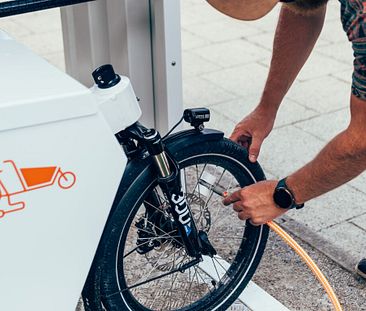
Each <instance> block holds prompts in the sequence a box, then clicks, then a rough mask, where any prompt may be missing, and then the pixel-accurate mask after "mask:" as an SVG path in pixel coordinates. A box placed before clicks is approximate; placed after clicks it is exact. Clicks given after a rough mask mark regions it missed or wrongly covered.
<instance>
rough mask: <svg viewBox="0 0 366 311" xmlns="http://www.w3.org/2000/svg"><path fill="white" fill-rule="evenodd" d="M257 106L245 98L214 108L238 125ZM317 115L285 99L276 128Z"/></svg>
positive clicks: (278, 115) (278, 114)
mask: <svg viewBox="0 0 366 311" xmlns="http://www.w3.org/2000/svg"><path fill="white" fill-rule="evenodd" d="M257 104H258V103H257V102H253V101H251V102H248V101H246V100H245V98H239V99H236V100H233V101H229V102H225V103H222V104H218V105H215V106H214V108H215V109H217V110H219V111H221V113H222V114H223V115H224V116H226V117H227V118H228V119H230V120H232V121H234V122H235V123H237V122H239V121H240V120H241V119H243V118H244V117H245V116H246V115H248V114H249V113H250V112H252V111H253V109H254V108H255V107H256V106H257ZM316 115H317V113H316V112H315V111H313V110H310V109H307V108H306V107H304V106H301V105H300V104H297V103H296V102H294V101H292V100H290V99H285V100H284V101H283V103H282V104H281V107H280V109H279V111H278V113H277V118H276V122H275V128H276V127H282V126H285V125H289V124H294V123H297V122H299V121H301V120H307V119H309V118H312V117H314V116H316Z"/></svg>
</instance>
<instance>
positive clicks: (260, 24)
mask: <svg viewBox="0 0 366 311" xmlns="http://www.w3.org/2000/svg"><path fill="white" fill-rule="evenodd" d="M280 9H281V6H280V5H277V6H276V7H275V8H274V9H273V10H272V11H271V12H270V13H269V14H267V15H266V16H264V17H263V18H260V19H258V20H255V21H250V22H247V23H249V25H250V26H252V27H255V28H257V29H260V30H261V31H262V33H263V32H270V33H274V30H275V29H276V26H277V21H278V15H279V12H280Z"/></svg>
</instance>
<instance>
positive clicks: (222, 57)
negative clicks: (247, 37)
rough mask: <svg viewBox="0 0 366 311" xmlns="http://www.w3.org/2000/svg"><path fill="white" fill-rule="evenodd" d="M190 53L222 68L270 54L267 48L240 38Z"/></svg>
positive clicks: (268, 56) (256, 59)
mask: <svg viewBox="0 0 366 311" xmlns="http://www.w3.org/2000/svg"><path fill="white" fill-rule="evenodd" d="M192 53H194V54H196V55H198V56H200V57H202V58H204V59H206V60H209V61H213V62H214V63H215V64H217V65H219V66H221V67H223V68H228V67H233V66H235V65H242V64H248V63H252V62H256V61H259V60H262V59H268V58H270V56H271V54H270V53H269V52H268V51H267V50H265V49H263V48H261V47H258V46H256V45H254V44H252V43H249V42H248V41H244V40H240V39H238V40H232V41H229V42H223V43H217V44H212V45H209V46H205V47H202V48H197V49H194V50H192Z"/></svg>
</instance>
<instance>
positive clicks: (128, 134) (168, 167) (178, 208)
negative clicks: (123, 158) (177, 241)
mask: <svg viewBox="0 0 366 311" xmlns="http://www.w3.org/2000/svg"><path fill="white" fill-rule="evenodd" d="M116 137H117V139H118V141H119V142H120V143H121V144H122V145H123V146H124V148H125V151H126V154H127V155H132V156H134V155H135V154H138V152H139V147H142V148H140V149H142V150H141V151H143V150H144V149H145V150H147V151H148V153H149V155H150V156H151V157H152V159H153V160H154V164H155V168H156V170H157V173H158V183H159V186H160V187H161V189H162V190H163V192H164V195H165V196H166V198H167V200H168V202H169V204H170V213H171V215H172V216H173V219H174V222H175V223H176V225H177V228H178V231H179V234H180V236H181V237H182V240H183V244H184V247H185V249H186V251H187V254H188V255H189V256H191V257H195V258H197V259H201V258H202V257H201V254H202V245H201V239H200V238H199V232H198V229H197V227H196V224H195V222H194V218H193V214H192V211H191V209H190V207H189V205H188V203H187V200H186V196H185V194H184V192H183V190H182V184H181V178H180V171H179V168H178V164H177V162H176V161H175V160H174V158H173V157H172V156H169V155H168V153H167V151H166V150H165V149H164V143H163V141H162V138H161V137H160V134H159V133H158V132H157V131H156V130H154V129H147V128H145V127H144V126H142V125H141V124H140V123H138V122H137V123H135V124H133V125H131V126H130V127H128V128H127V129H125V130H124V131H122V132H120V133H118V134H117V135H116ZM133 140H136V141H137V142H138V146H135V143H134V142H133ZM134 146H135V147H134Z"/></svg>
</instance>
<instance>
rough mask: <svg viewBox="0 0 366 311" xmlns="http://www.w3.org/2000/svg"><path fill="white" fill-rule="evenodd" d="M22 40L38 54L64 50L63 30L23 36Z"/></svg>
mask: <svg viewBox="0 0 366 311" xmlns="http://www.w3.org/2000/svg"><path fill="white" fill-rule="evenodd" d="M20 42H22V43H23V44H25V45H26V46H28V47H29V48H30V49H31V50H33V51H34V52H35V53H36V54H38V55H42V56H44V55H46V54H50V53H57V52H60V51H63V41H62V33H61V30H58V31H57V30H55V31H52V32H44V33H36V34H33V35H32V36H26V37H23V38H21V40H20Z"/></svg>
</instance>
